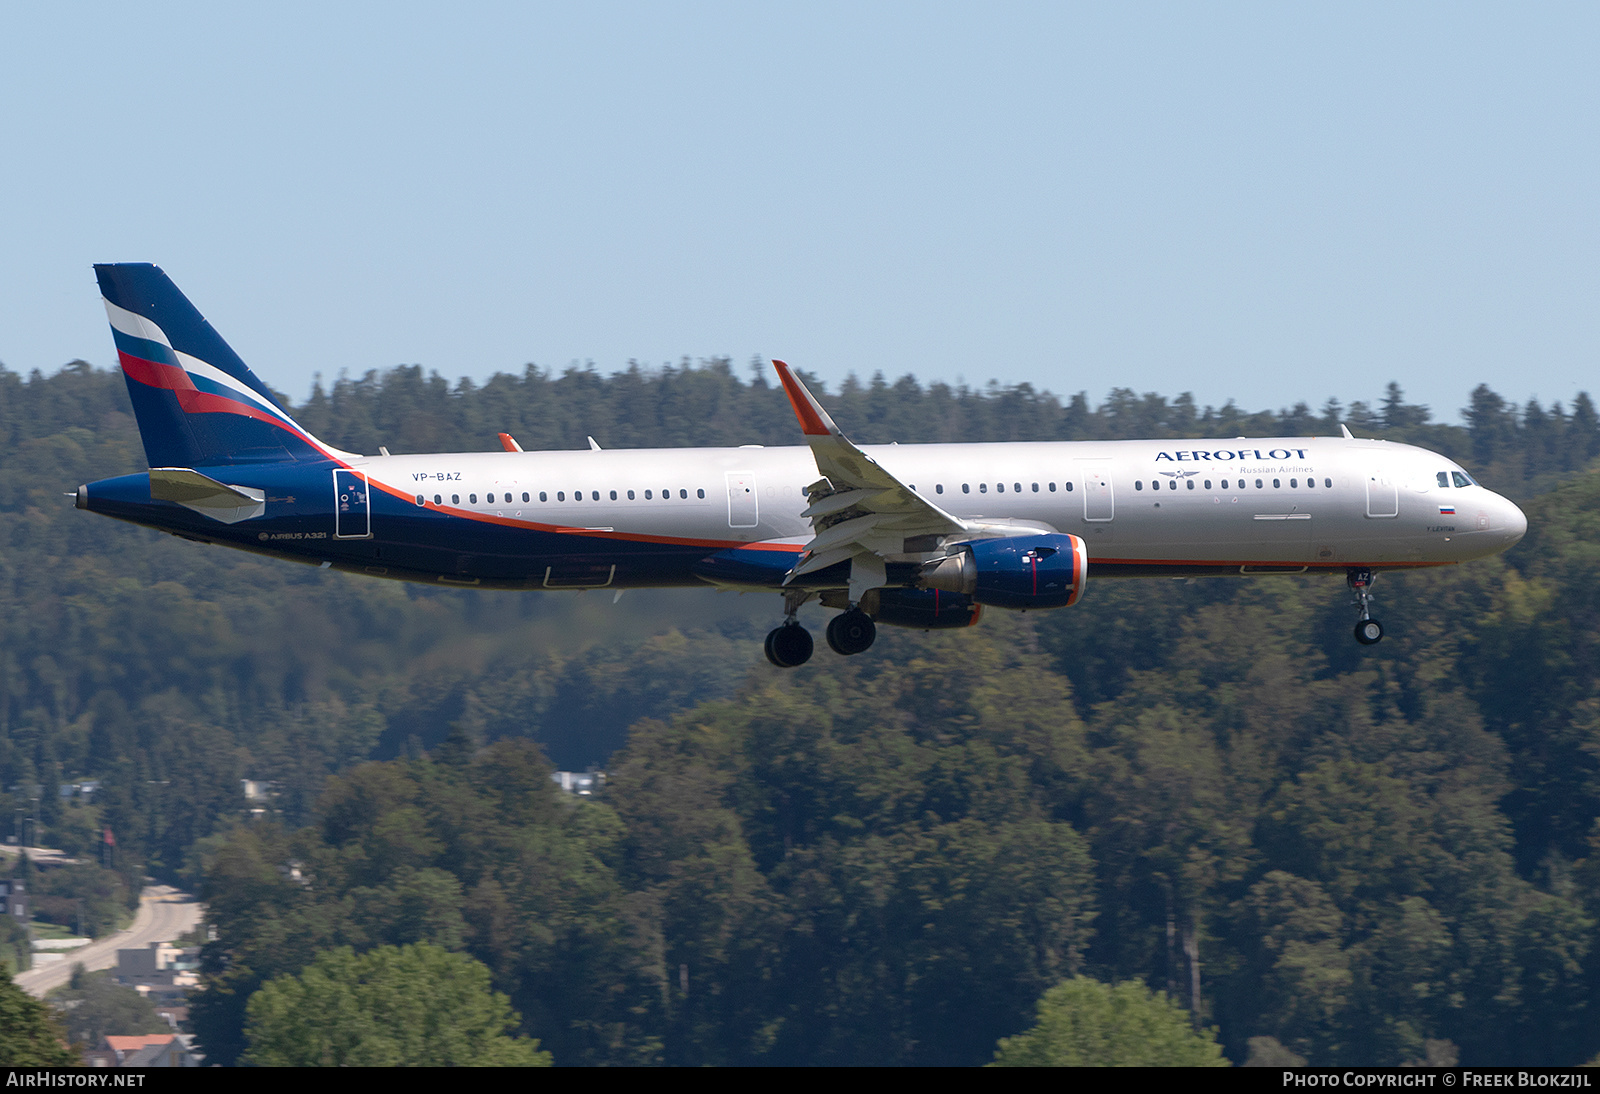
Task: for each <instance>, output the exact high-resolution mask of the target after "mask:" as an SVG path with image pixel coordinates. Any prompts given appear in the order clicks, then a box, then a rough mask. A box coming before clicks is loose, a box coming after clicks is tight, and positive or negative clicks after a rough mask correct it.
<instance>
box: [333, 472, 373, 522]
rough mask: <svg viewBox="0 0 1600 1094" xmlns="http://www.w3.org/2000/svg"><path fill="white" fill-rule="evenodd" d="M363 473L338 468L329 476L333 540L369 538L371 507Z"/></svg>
mask: <svg viewBox="0 0 1600 1094" xmlns="http://www.w3.org/2000/svg"><path fill="white" fill-rule="evenodd" d="M369 490H370V488H369V486H368V484H367V476H366V473H365V472H363V471H350V470H347V469H345V468H340V469H339V470H337V471H335V472H334V473H333V538H334V539H367V538H368V537H370V536H371V535H372V504H371V502H370V500H369Z"/></svg>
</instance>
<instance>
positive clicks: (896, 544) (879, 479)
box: [772, 361, 982, 600]
mask: <svg viewBox="0 0 1600 1094" xmlns="http://www.w3.org/2000/svg"><path fill="white" fill-rule="evenodd" d="M772 365H773V367H774V368H775V369H777V370H778V379H780V380H781V381H783V389H784V391H785V392H787V393H788V395H789V402H790V403H791V404H793V406H794V412H795V417H797V418H799V419H800V428H801V430H802V431H803V432H804V433H805V437H806V443H807V444H809V445H810V446H811V454H812V456H813V458H815V459H816V461H817V470H818V471H819V472H820V473H821V475H822V478H820V479H818V480H817V481H816V482H814V483H812V484H811V485H810V486H809V487H807V488H806V495H807V497H808V499H809V500H810V502H811V504H810V505H809V506H808V507H807V508H806V510H805V512H804V513H803V514H801V515H802V516H804V517H806V518H807V519H809V520H810V521H811V529H812V533H813V535H812V539H811V541H810V542H809V543H807V544H806V550H805V553H804V554H802V555H801V556H800V561H799V562H798V563H796V564H795V567H794V569H792V570H790V571H789V574H788V576H787V577H786V578H785V579H784V580H785V584H787V583H788V582H790V581H793V580H794V579H795V578H797V577H799V576H801V575H802V574H809V573H812V572H814V571H817V570H825V569H827V568H828V567H829V566H833V565H836V564H838V563H840V562H843V561H845V560H846V559H850V560H851V561H852V566H851V575H850V596H851V599H852V600H854V599H856V598H858V597H859V596H860V594H861V593H862V592H865V591H866V590H867V589H872V588H877V587H878V586H880V585H882V584H883V580H884V569H883V560H884V557H885V556H888V555H904V554H917V553H920V552H924V551H931V550H934V549H936V547H937V544H938V542H939V539H940V538H941V537H944V536H951V535H958V534H962V535H972V534H975V533H976V534H982V532H981V530H980V528H979V527H978V526H975V525H972V524H969V523H968V522H967V521H964V520H961V519H960V518H959V517H955V516H952V515H951V514H949V513H947V512H945V511H944V510H943V509H941V508H939V507H938V506H937V505H935V504H933V503H932V502H931V501H929V500H928V499H926V498H924V497H922V496H921V495H920V494H918V493H917V492H916V491H914V490H912V489H911V488H910V487H909V486H906V485H905V484H904V483H902V482H901V481H900V480H899V479H897V478H895V477H894V476H893V475H891V474H889V472H888V471H886V470H884V469H883V467H882V466H880V465H879V464H878V463H877V461H875V460H874V459H873V458H872V457H871V456H869V455H867V454H866V453H865V452H863V451H861V449H859V448H857V447H856V446H855V444H854V443H853V442H851V440H850V439H849V438H848V437H846V436H845V435H844V434H843V433H841V432H840V431H839V427H838V426H836V425H834V423H833V419H832V418H830V417H829V416H828V412H827V411H826V410H824V409H822V404H821V403H819V402H817V400H816V397H815V396H813V395H812V394H811V392H809V391H807V390H806V386H805V385H804V384H802V383H801V382H800V380H799V378H798V377H797V376H795V374H794V373H793V372H792V371H790V369H789V366H788V365H786V364H784V363H783V362H782V361H774V362H772ZM922 537H926V538H923V542H922V543H920V544H918V543H908V542H907V541H908V540H916V539H919V538H922Z"/></svg>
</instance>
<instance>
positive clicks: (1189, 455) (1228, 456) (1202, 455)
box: [1156, 448, 1306, 463]
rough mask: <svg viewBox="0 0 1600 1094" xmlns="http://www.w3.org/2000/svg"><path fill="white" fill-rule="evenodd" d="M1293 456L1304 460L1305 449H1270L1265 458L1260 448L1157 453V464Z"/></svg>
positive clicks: (1270, 458)
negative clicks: (1169, 461) (1165, 461)
mask: <svg viewBox="0 0 1600 1094" xmlns="http://www.w3.org/2000/svg"><path fill="white" fill-rule="evenodd" d="M1291 456H1293V457H1295V458H1296V459H1302V460H1303V459H1305V458H1306V450H1305V449H1303V448H1273V449H1269V450H1268V451H1267V454H1266V455H1264V456H1263V455H1262V454H1261V449H1259V448H1240V449H1238V450H1233V449H1227V448H1223V449H1220V450H1218V451H1216V452H1204V451H1199V450H1194V451H1189V452H1157V453H1156V462H1157V463H1160V462H1161V461H1162V460H1172V461H1175V462H1177V463H1190V462H1192V461H1199V460H1207V461H1211V460H1217V461H1221V462H1223V463H1227V462H1230V461H1233V460H1287V459H1288V458H1289V457H1291Z"/></svg>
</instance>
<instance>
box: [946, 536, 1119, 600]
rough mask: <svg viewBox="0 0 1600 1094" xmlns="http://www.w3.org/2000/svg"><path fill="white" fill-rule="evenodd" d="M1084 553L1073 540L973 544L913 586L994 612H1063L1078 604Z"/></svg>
mask: <svg viewBox="0 0 1600 1094" xmlns="http://www.w3.org/2000/svg"><path fill="white" fill-rule="evenodd" d="M1088 566H1089V552H1088V549H1087V548H1086V547H1085V546H1084V543H1083V540H1081V539H1079V538H1078V537H1077V536H1073V535H1060V534H1051V535H1038V536H1010V537H1008V538H1005V539H979V540H973V541H972V542H970V543H963V544H960V545H959V546H958V549H957V550H956V552H955V553H954V554H950V555H947V556H945V557H944V558H941V559H937V560H935V561H933V562H930V563H928V564H926V565H925V566H924V567H923V568H922V572H921V574H920V575H919V577H918V581H917V584H918V585H919V586H920V587H921V588H923V589H936V590H939V591H941V592H950V593H959V594H961V595H963V596H970V597H971V598H972V599H973V600H974V601H975V602H976V603H979V604H989V605H992V606H993V607H996V608H1024V609H1026V608H1065V607H1068V606H1070V605H1072V604H1076V603H1077V602H1078V598H1079V597H1080V596H1082V595H1083V586H1084V583H1085V581H1086V580H1087V577H1088Z"/></svg>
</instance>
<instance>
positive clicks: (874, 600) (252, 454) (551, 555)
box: [77, 263, 1527, 667]
mask: <svg viewBox="0 0 1600 1094" xmlns="http://www.w3.org/2000/svg"><path fill="white" fill-rule="evenodd" d="M95 273H96V275H97V276H98V278H99V282H100V289H101V293H102V295H103V296H104V297H105V305H106V312H107V313H108V315H109V316H110V319H111V329H112V336H113V338H114V339H115V341H116V346H117V356H118V358H119V360H120V362H121V365H122V371H123V373H124V376H125V378H126V380H127V384H128V394H129V396H130V397H131V398H132V400H133V409H134V412H135V414H136V416H137V418H138V422H139V431H140V434H141V435H142V437H143V440H144V447H145V453H146V455H147V456H148V457H149V463H150V471H149V472H148V473H145V474H137V475H123V476H121V477H119V478H112V479H103V480H101V481H99V482H93V483H89V484H88V485H86V486H80V487H79V488H78V492H77V505H78V508H80V509H88V510H91V511H93V512H96V513H103V514H105V515H106V516H110V517H117V518H119V519H121V520H128V521H133V522H135V523H138V524H144V525H149V526H150V527H153V528H158V529H161V530H162V531H165V532H170V533H172V534H174V535H178V536H182V537H184V538H186V539H193V540H199V541H201V542H204V543H220V544H224V545H226V546H229V547H238V548H242V549H244V550H249V551H256V552H259V553H261V554H267V555H274V556H277V557H279V558H287V559H295V560H298V561H302V562H316V563H319V564H321V565H322V566H325V567H326V566H331V567H334V568H337V569H341V570H348V571H351V572H353V573H362V574H373V575H376V576H379V577H389V578H399V579H402V580H406V581H422V582H431V583H435V584H443V585H454V586H471V587H476V588H492V589H618V590H620V589H629V588H643V587H663V586H698V585H712V586H718V587H722V588H728V589H738V590H744V591H749V590H769V591H771V592H773V593H775V594H778V595H780V596H781V597H782V598H783V609H784V620H783V623H782V624H781V625H780V626H778V627H777V628H775V629H774V630H773V631H772V632H771V633H770V634H769V635H768V637H767V644H766V648H767V656H768V658H769V659H770V660H771V661H772V662H773V663H774V664H776V665H779V666H783V667H790V666H794V665H799V664H802V663H804V662H805V661H806V660H808V659H809V658H810V656H811V652H812V640H811V635H810V633H809V632H808V631H807V630H806V629H805V628H804V627H803V626H801V625H800V624H799V622H798V621H797V618H796V615H797V613H798V612H799V610H800V608H801V606H802V605H804V604H805V603H806V602H808V601H810V600H813V599H815V600H818V601H820V602H821V603H822V604H823V605H824V606H825V607H828V608H834V609H838V610H839V614H837V615H835V616H834V617H833V618H832V620H831V621H830V622H829V624H828V627H827V639H828V645H829V646H831V647H832V648H833V649H834V650H835V651H836V652H838V653H840V654H857V653H861V652H862V651H863V650H865V649H867V647H869V646H871V645H872V641H873V638H874V636H875V634H876V624H879V623H882V624H891V625H895V626H906V627H921V628H934V627H965V626H970V625H972V624H973V623H976V622H977V621H978V616H979V613H980V612H981V610H982V608H983V607H984V606H986V605H987V606H990V607H995V608H1011V609H1019V610H1027V609H1043V608H1064V607H1069V606H1071V605H1073V604H1076V603H1077V602H1078V601H1079V600H1080V599H1081V598H1082V597H1083V594H1084V589H1085V586H1086V584H1087V582H1088V580H1089V577H1090V575H1091V574H1092V575H1093V576H1095V577H1097V578H1098V577H1119V576H1133V575H1149V576H1189V575H1202V574H1234V575H1240V574H1284V573H1305V572H1323V573H1342V574H1344V575H1345V577H1346V580H1347V582H1348V584H1349V586H1350V588H1351V589H1352V590H1353V591H1354V593H1355V606H1356V608H1357V611H1358V612H1359V621H1358V622H1357V624H1356V628H1355V634H1356V639H1357V640H1358V641H1360V642H1362V643H1366V644H1369V645H1370V644H1372V643H1374V642H1377V641H1378V640H1379V639H1380V638H1382V637H1383V627H1382V625H1381V624H1380V623H1379V622H1378V621H1377V620H1376V619H1374V618H1372V615H1371V613H1370V610H1369V590H1370V588H1371V584H1372V580H1373V577H1374V575H1375V574H1376V573H1378V572H1379V571H1381V570H1388V569H1404V568H1410V567H1421V566H1440V565H1448V564H1451V563H1457V562H1463V561H1466V560H1467V559H1474V558H1481V557H1483V556H1485V555H1492V554H1494V553H1496V552H1498V551H1503V550H1505V549H1506V548H1507V547H1510V546H1511V545H1512V544H1514V543H1516V542H1517V540H1519V539H1520V538H1522V535H1523V533H1524V532H1525V531H1526V530H1527V521H1526V519H1525V518H1524V517H1523V514H1522V512H1521V511H1520V510H1519V509H1518V508H1517V507H1516V506H1515V505H1513V504H1512V503H1511V502H1510V501H1508V500H1506V499H1505V498H1503V497H1501V496H1499V495H1498V494H1495V493H1493V492H1491V491H1489V490H1486V489H1484V488H1483V487H1482V486H1479V485H1478V484H1477V483H1475V482H1474V481H1473V479H1472V477H1471V476H1470V475H1468V474H1467V472H1466V471H1465V470H1464V469H1462V468H1461V467H1459V466H1457V465H1456V464H1455V463H1453V462H1451V461H1450V460H1448V459H1446V458H1444V457H1443V456H1440V455H1437V454H1436V453H1433V452H1428V451H1425V450H1423V449H1420V448H1414V447H1411V446H1409V445H1403V444H1392V443H1389V442H1385V441H1374V440H1358V439H1356V438H1354V437H1352V436H1350V433H1349V431H1348V430H1343V429H1341V432H1342V433H1343V434H1344V435H1343V436H1341V437H1277V438H1269V439H1261V440H1247V439H1244V438H1238V439H1235V440H1210V441H1200V440H1183V441H1178V440H1158V441H1105V442H1050V443H1016V444H928V445H867V446H858V445H856V444H854V443H852V442H851V441H850V440H849V439H848V438H847V437H845V435H844V434H843V433H842V432H840V430H839V428H838V427H837V426H836V425H835V424H834V423H833V420H832V419H831V418H830V417H829V416H828V413H827V411H825V410H824V409H823V408H822V405H821V404H820V403H818V402H817V400H816V399H815V398H814V397H812V395H811V393H810V392H809V391H807V390H806V387H805V385H804V384H803V383H801V382H800V380H799V379H798V378H797V377H796V376H795V374H794V373H793V372H792V371H791V370H790V369H789V367H788V366H787V365H785V364H784V363H783V362H782V361H774V362H773V367H774V368H775V369H776V370H777V372H778V377H779V379H781V380H782V382H783V387H784V390H785V392H787V393H788V396H789V401H790V402H791V403H792V404H793V406H794V411H795V415H796V417H797V418H798V420H799V426H800V432H801V433H802V434H803V435H804V437H805V441H806V446H805V447H799V446H796V447H792V448H763V447H761V446H760V445H747V446H741V447H739V448H683V449H650V450H601V449H600V448H599V446H598V445H595V444H594V443H593V442H592V441H591V442H590V448H589V449H587V450H582V451H576V452H524V451H523V450H522V449H521V448H520V447H519V446H518V445H517V443H516V441H515V440H513V439H512V438H511V437H510V436H508V435H506V434H501V435H500V440H501V444H502V447H503V448H504V449H505V451H501V452H454V453H436V454H430V455H394V456H391V455H389V454H388V452H387V450H383V449H380V454H379V455H376V456H361V455H356V454H355V453H353V452H341V451H339V450H338V449H336V448H333V447H331V446H329V445H326V444H323V443H322V442H321V441H319V440H317V439H316V438H315V437H313V436H312V435H311V434H310V433H308V432H306V430H304V429H302V428H301V427H300V426H299V425H298V424H296V423H295V421H294V419H293V418H291V417H290V416H289V415H288V414H287V413H286V412H285V411H284V410H283V408H282V407H280V406H279V405H278V403H277V401H276V400H275V399H274V398H273V396H272V394H271V392H270V390H269V389H268V388H267V386H266V385H265V384H263V383H262V382H261V381H260V380H258V379H257V378H256V377H255V375H254V374H253V373H252V372H251V371H250V370H249V369H248V368H247V367H245V364H244V362H243V361H241V360H240V359H239V357H238V356H237V355H236V354H235V353H234V352H233V351H232V350H231V349H229V348H228V345H227V343H226V342H224V341H223V340H222V338H221V337H220V336H218V334H217V333H216V331H215V330H213V329H212V327H211V325H210V324H209V323H207V322H206V321H205V319H204V318H202V317H201V315H200V313H199V312H198V311H196V310H195V308H194V306H193V305H192V304H190V303H189V301H188V300H187V299H186V298H185V297H184V296H183V294H182V293H180V292H179V291H178V289H177V287H176V286H174V285H173V284H172V282H171V281H170V280H169V279H168V278H167V276H166V274H164V273H163V272H162V271H161V270H160V269H158V268H157V267H155V266H151V265H147V264H142V263H141V264H118V265H103V266H96V267H95Z"/></svg>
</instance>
